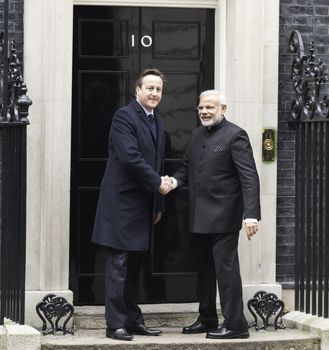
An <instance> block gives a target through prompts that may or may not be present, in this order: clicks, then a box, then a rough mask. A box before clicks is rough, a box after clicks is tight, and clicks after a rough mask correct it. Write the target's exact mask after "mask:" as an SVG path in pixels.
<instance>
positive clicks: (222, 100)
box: [200, 90, 227, 106]
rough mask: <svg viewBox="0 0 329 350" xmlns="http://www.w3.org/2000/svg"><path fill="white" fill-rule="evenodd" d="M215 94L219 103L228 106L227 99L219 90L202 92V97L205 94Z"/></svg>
mask: <svg viewBox="0 0 329 350" xmlns="http://www.w3.org/2000/svg"><path fill="white" fill-rule="evenodd" d="M209 95H215V96H216V97H217V99H218V103H219V104H220V105H223V106H227V99H226V97H225V96H224V95H222V94H221V93H220V92H219V91H218V90H206V91H203V92H201V94H200V98H201V97H203V96H209Z"/></svg>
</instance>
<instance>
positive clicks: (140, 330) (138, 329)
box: [128, 323, 162, 335]
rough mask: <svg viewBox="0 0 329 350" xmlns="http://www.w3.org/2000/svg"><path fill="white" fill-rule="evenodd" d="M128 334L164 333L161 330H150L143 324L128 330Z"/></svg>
mask: <svg viewBox="0 0 329 350" xmlns="http://www.w3.org/2000/svg"><path fill="white" fill-rule="evenodd" d="M128 332H130V333H133V334H138V335H159V334H161V333H162V331H160V329H155V328H148V327H146V326H145V324H142V323H141V324H138V325H137V326H135V327H131V328H128Z"/></svg>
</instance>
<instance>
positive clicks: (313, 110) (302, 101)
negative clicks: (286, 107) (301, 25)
mask: <svg viewBox="0 0 329 350" xmlns="http://www.w3.org/2000/svg"><path fill="white" fill-rule="evenodd" d="M289 49H290V51H291V52H294V53H296V56H295V57H294V58H293V61H292V67H291V79H292V82H293V86H294V89H295V92H296V95H297V97H296V98H295V99H294V100H293V102H292V105H291V117H292V118H293V119H295V120H307V119H323V118H329V100H328V97H327V95H323V96H322V94H323V91H322V88H323V86H324V85H326V84H327V83H328V75H327V73H326V68H325V66H324V64H323V62H322V61H321V60H320V59H317V58H316V55H315V47H314V43H313V41H311V43H310V49H309V51H310V53H309V54H308V55H307V54H306V53H305V49H304V43H303V40H302V36H301V34H300V32H299V31H298V30H294V31H293V32H292V33H291V35H290V38H289Z"/></svg>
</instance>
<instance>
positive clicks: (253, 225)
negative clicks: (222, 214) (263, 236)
mask: <svg viewBox="0 0 329 350" xmlns="http://www.w3.org/2000/svg"><path fill="white" fill-rule="evenodd" d="M245 229H246V234H247V237H248V240H249V241H250V240H251V237H252V236H253V235H255V234H256V233H257V231H258V222H246V223H245Z"/></svg>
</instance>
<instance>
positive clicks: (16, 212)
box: [0, 0, 32, 324]
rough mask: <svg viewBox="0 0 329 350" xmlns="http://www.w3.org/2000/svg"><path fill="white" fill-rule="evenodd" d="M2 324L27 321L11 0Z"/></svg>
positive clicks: (4, 94)
mask: <svg viewBox="0 0 329 350" xmlns="http://www.w3.org/2000/svg"><path fill="white" fill-rule="evenodd" d="M0 64H1V66H0V83H1V84H0V90H1V104H0V108H1V110H0V283H1V284H0V324H3V322H4V319H5V318H8V319H10V320H12V321H15V322H18V323H20V324H22V323H24V308H25V265H26V263H25V249H26V127H27V125H28V123H29V122H28V119H27V116H28V108H29V106H30V105H31V103H32V102H31V100H30V99H29V98H28V97H27V96H26V92H27V89H26V85H25V84H24V82H23V79H22V70H21V64H20V61H19V59H18V57H17V55H16V45H15V43H14V42H10V43H9V42H8V0H5V1H4V30H3V32H1V33H0Z"/></svg>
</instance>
